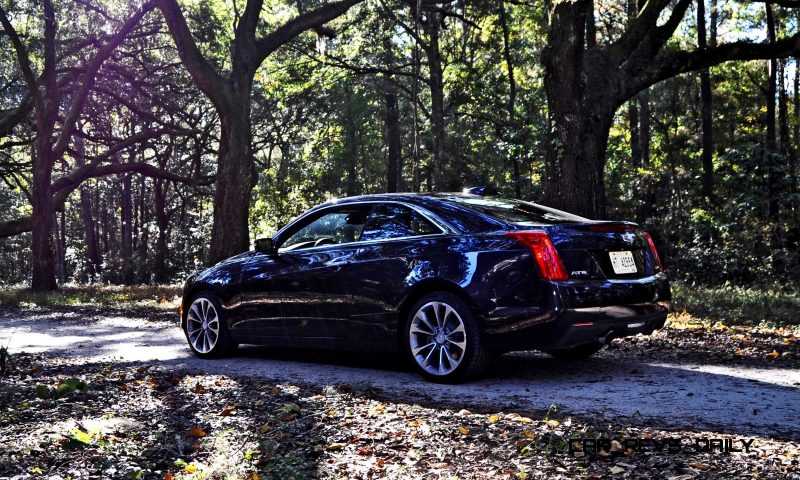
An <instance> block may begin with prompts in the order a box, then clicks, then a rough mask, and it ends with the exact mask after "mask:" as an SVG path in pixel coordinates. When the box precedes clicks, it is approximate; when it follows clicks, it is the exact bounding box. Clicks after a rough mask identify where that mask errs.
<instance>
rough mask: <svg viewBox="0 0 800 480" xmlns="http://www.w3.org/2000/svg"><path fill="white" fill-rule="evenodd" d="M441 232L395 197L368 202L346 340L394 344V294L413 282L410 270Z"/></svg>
mask: <svg viewBox="0 0 800 480" xmlns="http://www.w3.org/2000/svg"><path fill="white" fill-rule="evenodd" d="M443 233H444V230H443V229H442V228H439V227H438V226H436V225H434V224H433V223H432V222H431V221H429V220H428V219H426V218H425V217H424V216H423V215H422V214H420V213H419V212H417V211H416V210H414V209H412V208H410V207H408V206H405V205H402V204H397V203H382V204H378V205H376V206H375V208H373V210H372V212H371V213H370V215H369V217H368V218H367V221H366V224H365V226H364V231H363V233H362V235H361V242H360V243H361V245H360V247H359V248H358V250H357V251H356V258H355V260H356V262H355V263H354V264H353V265H352V268H351V275H352V277H353V278H354V285H355V286H356V288H354V295H353V305H352V307H351V314H350V319H349V320H348V321H349V323H350V324H351V327H350V328H349V329H348V332H350V333H349V337H348V341H349V342H352V343H357V344H359V345H361V346H360V347H359V348H360V349H368V350H385V349H388V348H392V347H394V346H395V343H396V342H395V338H396V337H395V335H394V333H395V328H396V324H397V319H396V311H395V307H396V305H397V300H398V299H399V298H400V297H401V296H402V295H403V293H404V292H405V291H406V290H407V288H408V284H409V282H413V276H414V275H415V272H420V269H423V270H424V269H426V268H430V265H429V264H430V262H426V261H424V260H422V259H421V256H422V255H423V254H427V253H430V251H431V250H432V249H434V248H435V246H436V242H437V241H438V240H440V239H441V235H442V234H443Z"/></svg>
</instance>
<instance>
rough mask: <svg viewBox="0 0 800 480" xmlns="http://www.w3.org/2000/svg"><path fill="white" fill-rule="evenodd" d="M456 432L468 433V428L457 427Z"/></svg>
mask: <svg viewBox="0 0 800 480" xmlns="http://www.w3.org/2000/svg"><path fill="white" fill-rule="evenodd" d="M458 433H460V434H461V435H469V429H468V428H464V427H458Z"/></svg>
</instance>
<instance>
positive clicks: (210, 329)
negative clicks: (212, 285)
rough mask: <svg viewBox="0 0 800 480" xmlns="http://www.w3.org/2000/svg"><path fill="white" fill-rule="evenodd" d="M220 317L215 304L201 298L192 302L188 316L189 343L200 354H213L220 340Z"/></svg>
mask: <svg viewBox="0 0 800 480" xmlns="http://www.w3.org/2000/svg"><path fill="white" fill-rule="evenodd" d="M219 328H220V325H219V315H217V309H216V308H215V307H214V304H213V303H211V301H210V300H209V299H207V298H203V297H200V298H198V299H196V300H195V301H194V302H192V306H191V307H189V314H188V315H187V316H186V334H187V336H188V337H189V343H191V344H192V347H193V348H194V349H195V350H196V351H197V352H199V353H209V352H211V351H212V350H213V349H214V347H215V346H216V344H217V340H219Z"/></svg>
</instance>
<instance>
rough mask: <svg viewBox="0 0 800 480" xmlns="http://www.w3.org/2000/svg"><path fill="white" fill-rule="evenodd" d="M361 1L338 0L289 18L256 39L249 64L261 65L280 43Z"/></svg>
mask: <svg viewBox="0 0 800 480" xmlns="http://www.w3.org/2000/svg"><path fill="white" fill-rule="evenodd" d="M363 1H364V0H342V1H339V2H332V3H328V4H326V5H323V6H321V7H319V8H315V9H314V10H311V11H308V12H306V13H303V14H301V15H299V16H297V17H295V18H293V19H292V20H289V21H288V22H286V23H284V24H283V25H281V26H280V27H278V28H277V29H276V30H275V31H273V32H272V33H270V34H268V35H266V36H264V37H262V38H260V39H258V40H256V56H255V65H251V68H252V69H256V68H258V66H259V65H261V62H263V61H264V59H265V58H267V56H268V55H269V54H270V53H272V52H274V51H275V50H277V49H278V48H279V47H280V46H281V45H284V44H285V43H287V42H289V41H291V40H292V39H294V38H295V37H296V36H298V35H300V34H301V33H303V32H305V31H306V30H310V29H312V28H316V27H319V26H322V25H324V24H326V23H328V22H330V21H331V20H333V19H334V18H336V17H338V16H340V15H342V14H344V13H345V12H346V11H347V10H349V9H350V7H352V6H353V5H356V4H358V3H361V2H363Z"/></svg>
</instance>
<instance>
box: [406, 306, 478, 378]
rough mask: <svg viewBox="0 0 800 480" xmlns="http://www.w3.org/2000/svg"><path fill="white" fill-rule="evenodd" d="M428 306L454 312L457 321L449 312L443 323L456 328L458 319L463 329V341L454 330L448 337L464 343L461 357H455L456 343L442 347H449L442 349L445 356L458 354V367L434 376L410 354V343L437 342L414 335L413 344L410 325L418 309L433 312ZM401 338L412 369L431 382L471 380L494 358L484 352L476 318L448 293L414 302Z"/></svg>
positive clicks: (466, 307) (448, 359) (420, 354)
mask: <svg viewBox="0 0 800 480" xmlns="http://www.w3.org/2000/svg"><path fill="white" fill-rule="evenodd" d="M429 304H434V305H437V304H443V305H446V306H449V307H450V308H451V309H452V310H453V312H455V313H456V314H457V317H453V316H452V315H451V314H450V312H449V311H448V313H447V314H446V315H443V316H444V317H445V321H444V323H445V324H448V323H449V324H450V325H451V326H452V325H457V324H458V323H457V321H458V320H459V319H460V320H461V323H463V327H464V333H463V337H462V335H461V334H460V333H458V332H457V331H455V330H456V329H453V330H454V331H452V332H451V334H450V335H453V337H452V338H454V339H455V340H457V341H458V343H461V342H462V338H463V341H465V348H464V349H463V350H462V351H461V353H458V352H457V351H456V350H457V347H455V346H454V345H456V342H450V344H451V345H448V344H447V342H444V343H443V344H444V345H448V347H447V348H445V349H444V350H445V351H446V352H448V354H449V353H451V350H450V349H451V348H452V350H453V351H452V355H453V356H456V355H457V354H458V356H459V360H458V364H457V366H456V367H455V368H454V369H453V370H452V371H449V372H446V373H436V374H435V373H432V372H431V371H428V370H426V369H425V367H423V366H422V365H421V364H420V361H418V360H417V356H415V355H414V352H413V351H412V342H414V341H416V340H418V338H419V337H430V341H431V342H435V341H436V340H435V338H436V337H434V336H428V335H426V334H422V333H415V334H413V335H414V337H413V340H412V332H411V327H412V322H413V321H414V318H415V316H416V315H417V313H418V312H419V311H420V309H421V308H423V307H426V309H431V308H433V307H431V306H429ZM445 328H448V327H445ZM417 332H418V331H417ZM401 334H402V336H403V346H404V350H405V355H406V357H407V358H408V360H409V361H410V362H411V365H413V366H414V368H415V369H416V370H417V372H418V373H419V374H420V375H422V376H423V377H425V378H427V379H429V380H432V381H434V382H440V383H457V382H461V381H464V380H467V379H470V378H474V377H476V376H478V375H480V374H481V373H482V372H483V371H485V370H486V368H487V367H488V366H489V363H490V362H491V359H492V358H493V355H492V354H491V353H490V352H489V351H487V349H486V347H485V345H484V342H483V339H482V338H481V332H480V329H479V327H478V322H477V320H476V318H475V314H474V313H473V312H472V310H471V309H470V308H469V306H468V305H467V304H466V303H465V302H464V301H463V300H461V299H460V298H459V297H457V296H456V295H454V294H452V293H449V292H437V293H432V294H429V295H426V296H424V297H422V298H420V299H419V300H417V302H415V303H414V305H413V306H412V307H411V309H410V310H409V313H408V317H407V318H406V319H405V322H404V326H403V331H402V332H401ZM450 335H448V338H449V337H450ZM437 348H439V349H440V350H441V349H442V347H441V346H439V347H437V346H434V347H432V350H427V352H430V353H434V352H435V351H436V349H437ZM425 352H426V351H422V352H419V356H422V355H423V354H424V353H425ZM440 353H441V352H440ZM446 358H447V362H450V358H449V357H446ZM439 361H440V362H441V361H442V357H441V356H440V357H439ZM450 367H452V363H450Z"/></svg>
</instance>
